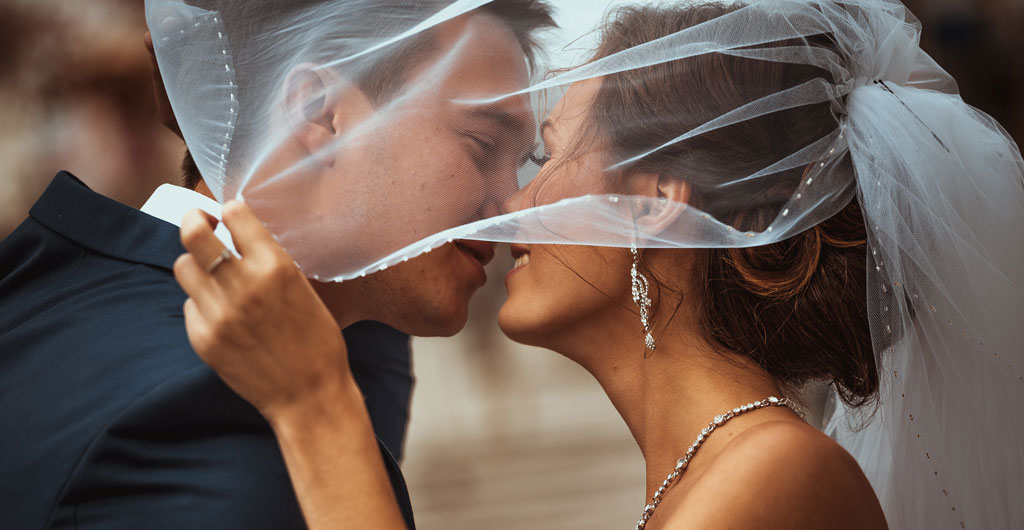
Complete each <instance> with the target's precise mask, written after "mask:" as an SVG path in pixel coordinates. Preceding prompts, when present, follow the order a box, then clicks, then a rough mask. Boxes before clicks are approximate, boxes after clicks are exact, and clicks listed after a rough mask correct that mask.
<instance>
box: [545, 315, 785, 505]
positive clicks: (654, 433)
mask: <svg viewBox="0 0 1024 530" xmlns="http://www.w3.org/2000/svg"><path fill="white" fill-rule="evenodd" d="M631 316H635V315H631ZM677 317H679V319H678V320H674V321H673V322H671V323H669V325H668V326H667V327H663V328H657V327H656V329H655V333H654V335H655V337H656V338H657V348H656V350H655V351H654V352H647V353H646V354H644V353H641V352H642V349H643V342H642V341H643V338H642V335H641V334H640V333H638V332H637V331H638V330H637V329H636V328H638V327H639V321H637V322H632V321H629V322H626V321H623V322H621V323H619V324H618V325H612V326H609V325H607V324H608V323H605V325H604V326H601V328H600V329H601V331H598V330H597V329H596V328H595V330H594V331H595V333H594V334H593V335H591V337H593V339H594V340H585V341H577V344H576V345H575V346H577V347H578V348H579V350H580V351H578V352H568V351H567V352H563V353H565V354H566V355H567V356H569V357H570V358H573V359H577V360H578V361H579V362H580V364H582V365H583V366H584V368H586V369H587V370H588V371H590V373H591V374H593V375H594V377H595V378H597V380H598V382H599V383H600V384H601V386H602V387H603V388H604V390H605V392H606V393H607V394H608V397H609V398H610V399H611V401H612V403H613V404H614V406H615V408H616V409H617V410H618V411H619V413H620V414H621V415H622V417H623V419H624V420H625V421H626V424H627V425H628V426H629V430H630V431H631V432H632V434H633V437H634V438H635V439H636V442H637V444H638V445H639V446H640V450H641V451H642V452H643V455H644V459H645V461H646V464H647V495H648V498H650V495H652V494H653V493H654V490H656V489H657V488H658V486H660V485H661V482H662V481H663V480H664V479H665V476H666V475H668V473H670V472H671V471H672V469H673V468H674V466H675V462H676V461H677V460H678V459H679V458H681V457H682V456H683V455H684V454H685V453H686V449H687V448H688V447H689V445H690V444H691V443H692V442H693V441H694V439H696V437H697V435H698V434H699V433H700V431H701V429H703V428H704V427H706V426H707V425H708V423H710V422H711V420H712V419H713V418H714V417H715V416H716V415H719V414H722V413H724V412H726V411H727V410H731V409H733V408H734V407H737V406H740V405H743V404H746V403H749V402H752V401H755V400H758V399H762V398H764V397H767V396H770V395H778V393H779V387H778V386H777V384H776V383H775V381H774V380H773V379H772V378H771V377H770V376H769V375H768V374H767V373H765V372H764V371H763V370H761V369H760V368H759V367H758V366H757V365H756V364H755V363H754V362H753V361H751V360H749V359H748V358H746V357H741V356H739V355H731V354H723V353H719V352H715V351H713V349H712V347H711V346H710V344H708V343H707V341H706V340H704V339H703V337H701V336H700V334H699V333H698V332H697V331H696V326H695V325H691V324H690V323H689V322H688V321H690V320H692V319H689V318H687V316H686V315H684V314H678V315H677ZM636 320H638V319H636ZM608 330H621V331H620V332H619V333H611V334H610V333H609V331H608ZM598 352H600V353H598ZM778 412H781V411H778ZM774 416H776V413H767V414H763V413H762V414H756V415H750V417H738V418H737V420H735V421H731V422H730V426H729V428H728V429H721V431H722V433H721V434H720V435H718V436H715V437H710V436H709V437H708V439H707V442H705V444H704V445H702V447H701V450H700V452H701V455H702V456H701V459H702V460H704V461H705V462H706V461H708V460H710V458H711V457H713V455H714V454H715V453H716V452H717V451H718V450H719V449H720V448H721V446H722V445H723V444H722V443H721V442H725V441H727V440H728V439H730V438H731V434H729V433H728V431H733V432H734V433H735V432H737V431H738V430H740V429H742V428H743V427H744V426H749V425H750V424H752V423H757V422H760V421H763V420H765V419H766V418H769V417H774ZM699 464H700V463H699V462H696V463H695V464H694V467H697V466H699Z"/></svg>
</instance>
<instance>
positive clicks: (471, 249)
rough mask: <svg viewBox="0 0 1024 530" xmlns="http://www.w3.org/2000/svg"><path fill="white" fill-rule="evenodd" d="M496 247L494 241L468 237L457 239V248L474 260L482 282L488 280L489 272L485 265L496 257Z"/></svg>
mask: <svg viewBox="0 0 1024 530" xmlns="http://www.w3.org/2000/svg"><path fill="white" fill-rule="evenodd" d="M494 247H495V245H494V243H490V242H487V241H471V240H468V239H459V240H457V241H455V248H457V249H459V250H460V251H461V252H462V254H463V255H464V256H466V257H468V258H469V261H470V262H472V263H473V265H474V266H475V268H476V269H477V272H478V273H479V275H480V276H481V278H482V280H483V281H482V282H481V283H486V282H487V272H486V271H485V270H484V267H486V266H487V264H488V263H490V262H491V260H493V259H494Z"/></svg>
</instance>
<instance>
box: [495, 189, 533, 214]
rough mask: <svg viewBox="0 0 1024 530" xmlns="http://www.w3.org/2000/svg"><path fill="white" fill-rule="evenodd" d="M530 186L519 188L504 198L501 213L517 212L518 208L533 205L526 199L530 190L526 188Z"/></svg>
mask: <svg viewBox="0 0 1024 530" xmlns="http://www.w3.org/2000/svg"><path fill="white" fill-rule="evenodd" d="M530 188H531V186H526V187H525V188H521V189H520V190H519V191H517V192H515V193H513V194H512V195H510V196H509V197H508V198H507V199H505V202H504V203H502V205H501V213H512V212H517V211H519V210H525V209H527V208H529V207H530V206H533V205H532V204H529V202H530V201H527V200H526V199H527V197H528V196H529V193H530V192H529V191H528V190H529V189H530Z"/></svg>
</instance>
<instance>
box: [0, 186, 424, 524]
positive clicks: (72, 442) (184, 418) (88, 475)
mask: <svg viewBox="0 0 1024 530" xmlns="http://www.w3.org/2000/svg"><path fill="white" fill-rule="evenodd" d="M182 252H183V249H182V247H181V245H180V243H179V239H178V230H177V228H176V227H174V226H173V225H170V224H168V223H165V222H163V221H160V220H158V219H156V218H154V217H151V216H149V215H146V214H144V213H142V212H140V211H138V210H135V209H133V208H130V207H128V206H125V205H123V204H120V203H118V202H116V201H113V200H111V199H108V198H106V197H103V196H102V195H99V194H96V193H94V192H92V191H91V190H89V189H88V188H87V187H86V186H85V185H84V184H82V183H81V182H79V181H78V180H77V179H76V178H74V177H73V176H71V175H70V174H68V173H60V174H58V175H57V177H56V178H55V179H54V181H53V182H52V183H51V184H50V187H49V188H48V189H47V190H46V192H45V193H44V194H43V196H42V198H40V199H39V201H38V202H37V203H36V204H35V206H33V208H32V210H31V213H30V216H29V218H28V219H27V220H26V221H25V222H24V223H23V224H22V225H21V226H20V227H18V228H17V229H16V230H15V231H14V232H13V233H12V234H11V235H10V236H8V237H7V238H6V239H4V240H3V241H0V528H3V529H5V530H6V529H33V530H38V529H44V528H53V529H69V528H78V529H90V528H103V529H139V528H157V529H175V530H177V529H183V528H218V529H220V528H228V529H232V528H237V529H240V530H241V529H246V530H250V529H264V528H265V529H268V530H269V529H275V530H276V529H289V528H304V527H305V525H304V523H303V519H302V514H301V512H300V510H299V507H298V504H297V502H296V499H295V494H294V492H293V490H292V487H291V483H290V481H289V478H288V474H287V471H286V469H285V466H284V462H283V460H282V458H281V454H280V451H279V449H278V446H277V443H276V441H275V438H274V435H273V433H272V432H271V430H270V428H269V426H268V425H267V424H266V422H265V421H264V420H263V418H262V417H261V416H260V415H259V413H258V412H257V411H256V410H255V409H254V408H252V407H251V406H250V405H249V404H248V403H246V402H245V401H243V400H242V399H241V398H239V397H238V396H237V395H235V394H234V393H233V392H231V390H230V389H229V388H228V387H227V386H226V385H225V384H224V383H223V382H222V381H221V380H220V379H219V378H218V377H217V375H216V374H215V373H214V372H212V371H211V370H210V369H209V368H208V367H207V366H206V365H205V364H203V363H202V361H201V360H200V359H199V358H198V357H197V356H196V355H195V353H194V352H193V351H192V348H191V346H190V345H189V342H188V339H187V337H186V335H185V327H184V320H183V316H182V304H183V303H184V301H185V298H186V296H185V294H184V292H183V291H182V290H181V288H180V287H179V286H178V285H177V282H176V281H175V279H174V276H173V274H172V272H171V264H172V263H173V262H174V260H175V258H177V257H178V256H179V255H180V254H181V253H182ZM346 339H347V340H348V341H349V344H350V347H351V349H350V354H351V355H352V367H353V372H354V373H355V376H356V379H357V381H358V382H359V383H360V386H361V388H362V389H363V392H364V394H365V395H366V397H367V403H368V405H369V408H370V413H371V417H372V419H373V421H374V426H375V428H376V429H377V432H378V435H379V436H380V438H381V439H382V440H383V443H382V446H381V450H382V452H383V453H384V459H385V461H386V464H387V466H388V472H389V474H390V476H391V480H392V484H393V486H394V488H395V493H396V495H397V497H398V500H399V504H400V505H401V507H402V511H403V515H404V516H405V518H406V521H407V523H408V525H409V526H410V527H412V526H413V523H412V509H411V507H410V505H409V499H408V494H407V492H406V489H405V484H404V481H403V479H402V475H401V472H400V471H399V469H398V466H397V464H396V461H395V459H394V457H393V456H392V453H397V452H398V451H399V450H400V448H401V443H402V436H403V433H404V428H405V421H406V414H407V410H408V402H409V401H408V400H409V392H410V388H411V384H412V380H411V374H410V371H409V351H408V337H407V336H405V335H403V334H401V333H398V332H396V331H394V330H391V329H390V328H387V327H385V326H383V325H380V324H372V323H364V324H361V325H359V326H357V327H353V328H349V329H347V330H346ZM389 449H390V450H389Z"/></svg>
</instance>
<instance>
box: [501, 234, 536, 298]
mask: <svg viewBox="0 0 1024 530" xmlns="http://www.w3.org/2000/svg"><path fill="white" fill-rule="evenodd" d="M510 249H511V251H512V257H513V258H514V259H515V260H516V265H515V267H513V268H512V270H510V271H508V274H506V275H505V288H506V289H508V280H509V278H511V277H512V275H514V274H515V273H517V272H519V270H520V269H522V268H523V267H525V266H526V265H527V264H528V263H529V262H530V248H529V247H527V246H524V245H516V244H513V245H512V246H511V247H510Z"/></svg>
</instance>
